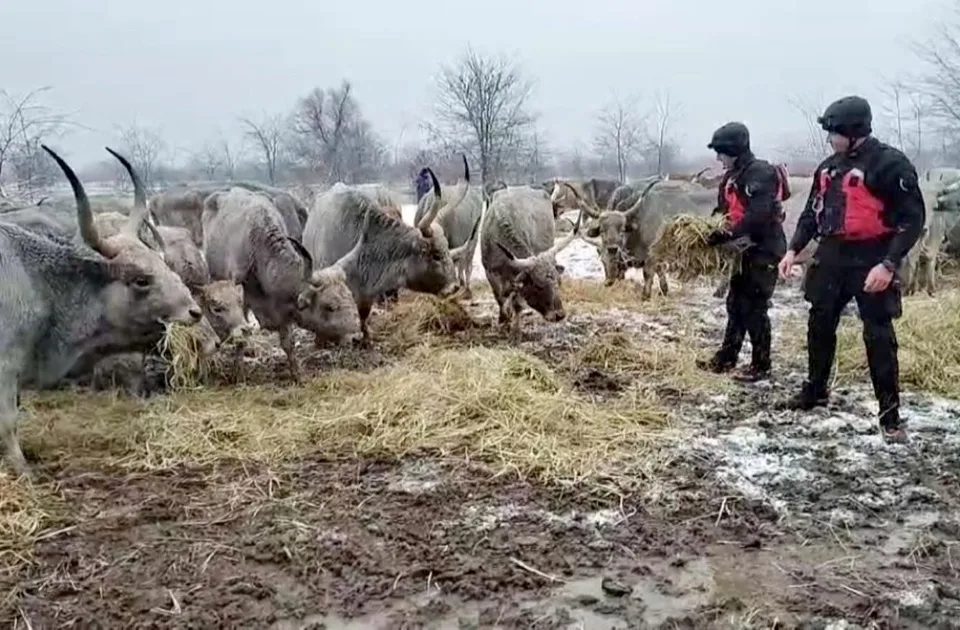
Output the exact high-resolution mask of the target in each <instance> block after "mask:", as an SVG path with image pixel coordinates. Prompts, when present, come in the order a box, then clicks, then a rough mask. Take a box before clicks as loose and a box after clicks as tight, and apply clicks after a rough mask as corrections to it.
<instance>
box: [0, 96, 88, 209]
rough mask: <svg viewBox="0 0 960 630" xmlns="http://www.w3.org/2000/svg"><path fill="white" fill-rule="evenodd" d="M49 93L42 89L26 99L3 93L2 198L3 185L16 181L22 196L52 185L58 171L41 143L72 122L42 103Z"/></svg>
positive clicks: (0, 100)
mask: <svg viewBox="0 0 960 630" xmlns="http://www.w3.org/2000/svg"><path fill="white" fill-rule="evenodd" d="M49 90H50V88H49V87H41V88H37V89H35V90H32V91H30V92H27V93H26V94H25V95H23V96H14V95H12V94H10V93H8V92H6V91H5V90H0V195H2V194H3V187H2V184H3V182H4V181H5V180H14V181H16V182H17V184H18V188H19V189H20V193H21V194H24V195H25V196H28V197H30V196H31V195H32V193H33V192H34V191H36V190H38V189H41V188H42V187H43V186H45V185H47V184H49V180H50V177H52V175H53V174H54V172H55V170H54V169H53V167H52V165H51V164H50V163H49V160H48V159H47V158H45V157H44V153H43V152H42V151H41V149H40V144H41V143H42V142H45V141H47V140H49V138H50V137H53V136H58V135H61V134H62V133H63V132H64V131H65V130H66V128H67V127H68V126H69V125H71V124H72V123H71V122H70V118H69V116H67V115H66V114H62V113H59V112H56V111H54V110H53V109H52V108H50V107H48V106H46V105H44V104H42V103H41V102H40V101H41V98H42V96H43V95H44V94H45V93H46V92H48V91H49Z"/></svg>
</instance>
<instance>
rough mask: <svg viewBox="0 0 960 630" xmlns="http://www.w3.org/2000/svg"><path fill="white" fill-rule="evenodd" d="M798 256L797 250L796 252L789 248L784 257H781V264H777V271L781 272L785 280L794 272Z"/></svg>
mask: <svg viewBox="0 0 960 630" xmlns="http://www.w3.org/2000/svg"><path fill="white" fill-rule="evenodd" d="M796 258H797V254H796V252H794V251H793V250H792V249H788V250H787V253H786V254H784V256H783V258H781V259H780V264H779V265H777V271H778V272H780V277H781V278H783V279H784V280H789V279H790V275H791V274H792V273H793V265H794V261H795V260H796Z"/></svg>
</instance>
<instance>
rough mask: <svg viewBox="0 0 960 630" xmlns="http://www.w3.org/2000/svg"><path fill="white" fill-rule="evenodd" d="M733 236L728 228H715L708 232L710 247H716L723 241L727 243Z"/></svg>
mask: <svg viewBox="0 0 960 630" xmlns="http://www.w3.org/2000/svg"><path fill="white" fill-rule="evenodd" d="M731 238H732V236H731V234H730V232H727V231H726V230H714V231H713V232H710V233H709V234H707V245H709V246H710V247H716V246H717V245H720V244H721V243H726V242H727V241H729V240H730V239H731Z"/></svg>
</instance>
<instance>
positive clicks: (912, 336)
mask: <svg viewBox="0 0 960 630" xmlns="http://www.w3.org/2000/svg"><path fill="white" fill-rule="evenodd" d="M789 325H790V326H791V329H792V333H791V334H789V335H784V339H785V340H787V347H786V348H785V350H786V352H787V353H789V355H793V356H797V357H803V358H805V357H806V352H807V344H806V318H796V319H793V320H791V321H790V324H789ZM896 330H897V341H898V343H899V360H900V383H901V385H903V386H904V387H908V388H910V389H915V390H924V391H929V392H933V393H936V394H940V395H943V396H948V397H951V398H960V292H958V291H957V290H950V291H947V292H944V293H942V294H940V295H938V296H936V297H932V298H931V297H928V296H915V297H909V298H905V299H904V303H903V316H902V317H901V318H900V319H899V320H897V322H896ZM834 379H835V381H836V383H837V384H839V385H850V384H854V383H869V371H868V367H867V356H866V350H865V348H864V343H863V336H862V325H861V322H860V319H859V318H857V317H849V318H844V319H843V320H841V323H840V328H839V330H838V331H837V356H836V369H835V372H834Z"/></svg>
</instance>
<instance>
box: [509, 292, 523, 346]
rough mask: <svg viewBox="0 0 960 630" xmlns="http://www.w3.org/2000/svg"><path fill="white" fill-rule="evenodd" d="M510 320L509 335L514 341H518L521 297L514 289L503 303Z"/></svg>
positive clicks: (521, 308)
mask: <svg viewBox="0 0 960 630" xmlns="http://www.w3.org/2000/svg"><path fill="white" fill-rule="evenodd" d="M504 306H505V308H506V311H507V313H508V314H509V321H510V336H511V337H512V339H513V341H514V343H519V341H520V313H521V312H523V299H522V298H521V297H520V294H519V293H517V292H516V291H513V292H511V293H510V296H509V297H508V298H507V301H506V304H504Z"/></svg>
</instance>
